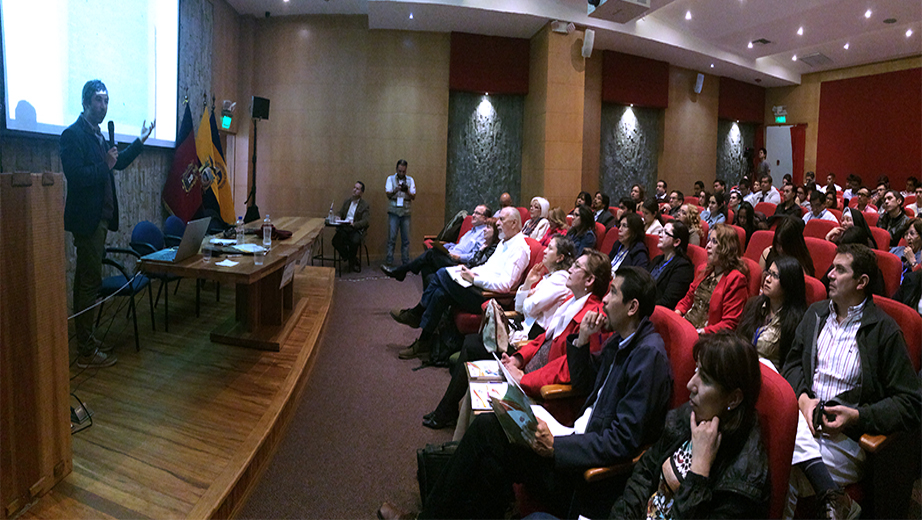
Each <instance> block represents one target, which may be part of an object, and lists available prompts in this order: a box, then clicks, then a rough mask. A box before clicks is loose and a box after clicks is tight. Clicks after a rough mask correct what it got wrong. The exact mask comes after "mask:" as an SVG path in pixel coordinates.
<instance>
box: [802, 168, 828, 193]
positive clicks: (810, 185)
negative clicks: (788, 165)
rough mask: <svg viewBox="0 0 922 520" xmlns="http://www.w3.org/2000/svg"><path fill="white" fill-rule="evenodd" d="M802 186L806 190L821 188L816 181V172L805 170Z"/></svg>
mask: <svg viewBox="0 0 922 520" xmlns="http://www.w3.org/2000/svg"><path fill="white" fill-rule="evenodd" d="M804 188H807V189H808V190H822V189H823V187H822V186H820V185H819V184H817V183H816V174H815V173H813V172H807V173H805V174H804Z"/></svg>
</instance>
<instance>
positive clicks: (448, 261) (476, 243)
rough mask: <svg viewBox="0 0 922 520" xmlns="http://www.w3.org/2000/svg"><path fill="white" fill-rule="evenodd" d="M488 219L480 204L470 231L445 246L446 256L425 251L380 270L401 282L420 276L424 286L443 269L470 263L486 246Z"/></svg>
mask: <svg viewBox="0 0 922 520" xmlns="http://www.w3.org/2000/svg"><path fill="white" fill-rule="evenodd" d="M516 211H518V210H516ZM489 218H490V208H489V207H487V206H485V205H483V204H481V205H480V206H477V207H476V208H474V213H472V214H471V229H470V231H468V232H467V233H465V234H464V236H462V237H461V238H460V239H458V243H457V244H445V249H447V250H448V253H449V254H448V255H446V254H444V253H443V252H441V251H439V250H438V249H436V248H431V249H427V250H426V251H425V252H424V253H423V254H421V255H419V256H417V257H416V258H414V259H413V260H412V261H410V262H408V263H406V264H403V265H400V266H397V267H392V266H389V265H382V266H381V270H382V271H384V274H386V275H387V276H389V277H391V278H395V279H397V281H400V282H402V281H403V280H404V279H405V278H406V276H407V273H413V274H418V275H422V277H423V282H424V284H425V283H427V282H426V280H427V279H428V278H429V277H430V276H432V275H433V274H435V272H436V271H438V270H439V269H441V268H443V267H448V266H452V265H456V264H466V263H467V262H470V261H471V259H472V258H473V257H474V255H475V254H476V253H477V252H478V251H480V250H481V249H482V248H483V246H484V244H486V233H487V227H488V226H487V220H488V219H489Z"/></svg>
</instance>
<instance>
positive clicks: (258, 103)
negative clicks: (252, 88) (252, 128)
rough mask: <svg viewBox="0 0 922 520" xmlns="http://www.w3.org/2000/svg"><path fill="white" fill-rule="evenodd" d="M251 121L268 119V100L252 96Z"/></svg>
mask: <svg viewBox="0 0 922 520" xmlns="http://www.w3.org/2000/svg"><path fill="white" fill-rule="evenodd" d="M252 106H253V119H269V100H268V99H266V98H261V97H257V96H253V102H252Z"/></svg>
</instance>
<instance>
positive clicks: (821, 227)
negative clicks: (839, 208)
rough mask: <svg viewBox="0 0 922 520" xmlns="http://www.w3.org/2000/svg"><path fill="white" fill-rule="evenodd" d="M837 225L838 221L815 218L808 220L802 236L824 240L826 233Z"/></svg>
mask: <svg viewBox="0 0 922 520" xmlns="http://www.w3.org/2000/svg"><path fill="white" fill-rule="evenodd" d="M837 227H839V223H838V222H833V221H831V220H823V219H819V218H815V219H812V220H810V221H808V222H807V225H806V226H804V236H805V237H813V238H819V239H822V240H825V239H826V235H827V234H828V233H829V232H830V231H832V230H833V229H835V228H837Z"/></svg>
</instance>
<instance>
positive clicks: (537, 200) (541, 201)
mask: <svg viewBox="0 0 922 520" xmlns="http://www.w3.org/2000/svg"><path fill="white" fill-rule="evenodd" d="M550 207H551V203H550V202H548V201H547V199H545V198H544V197H534V198H533V199H531V205H530V206H529V207H528V213H529V214H530V215H531V218H529V219H528V220H526V221H525V225H524V226H522V234H523V235H525V236H527V237H529V238H533V239H535V240H541V239H542V238H544V235H545V234H546V233H547V230H548V228H549V227H550V226H551V224H550V222H548V220H547V212H548V209H550Z"/></svg>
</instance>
